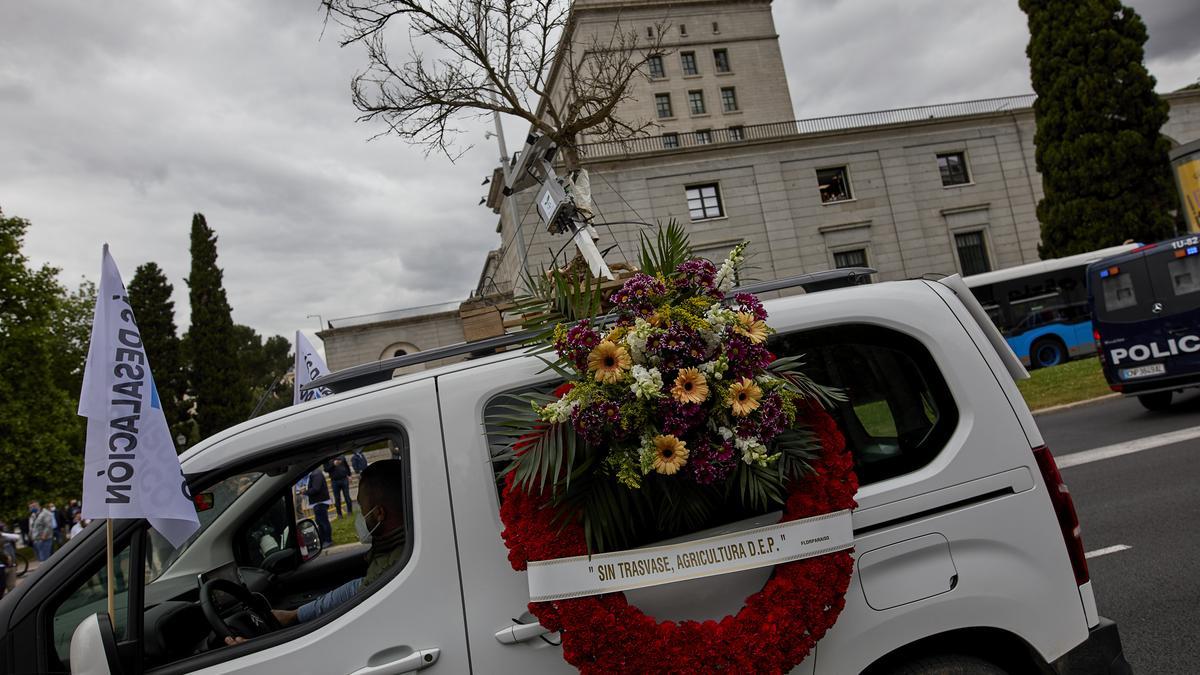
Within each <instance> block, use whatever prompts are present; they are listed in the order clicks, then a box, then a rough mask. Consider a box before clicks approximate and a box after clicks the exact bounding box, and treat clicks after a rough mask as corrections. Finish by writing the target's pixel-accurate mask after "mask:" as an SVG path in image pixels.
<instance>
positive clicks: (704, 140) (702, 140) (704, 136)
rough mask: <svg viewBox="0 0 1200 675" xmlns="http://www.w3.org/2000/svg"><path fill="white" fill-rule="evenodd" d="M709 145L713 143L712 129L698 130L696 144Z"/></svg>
mask: <svg viewBox="0 0 1200 675" xmlns="http://www.w3.org/2000/svg"><path fill="white" fill-rule="evenodd" d="M709 143H712V130H711V129H698V130H697V131H696V144H697V145H708V144H709Z"/></svg>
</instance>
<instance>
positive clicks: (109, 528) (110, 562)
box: [104, 518, 117, 626]
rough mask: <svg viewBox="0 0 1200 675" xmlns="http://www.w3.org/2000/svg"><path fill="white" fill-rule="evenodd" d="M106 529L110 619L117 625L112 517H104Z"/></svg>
mask: <svg viewBox="0 0 1200 675" xmlns="http://www.w3.org/2000/svg"><path fill="white" fill-rule="evenodd" d="M104 529H105V533H106V534H107V538H108V564H107V565H106V567H107V568H108V620H109V621H110V622H112V625H114V626H116V625H117V609H116V600H115V599H114V596H113V590H114V589H113V585H114V583H115V582H114V579H115V577H116V574H115V570H113V521H112V518H105V519H104Z"/></svg>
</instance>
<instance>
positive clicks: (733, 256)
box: [717, 242, 746, 291]
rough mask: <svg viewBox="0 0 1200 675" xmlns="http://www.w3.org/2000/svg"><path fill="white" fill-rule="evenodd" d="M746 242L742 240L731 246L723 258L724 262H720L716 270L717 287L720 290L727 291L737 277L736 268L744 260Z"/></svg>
mask: <svg viewBox="0 0 1200 675" xmlns="http://www.w3.org/2000/svg"><path fill="white" fill-rule="evenodd" d="M745 251H746V242H742V243H740V244H738V245H737V246H734V247H733V250H731V251H730V252H729V256H728V257H727V258H725V262H723V263H721V269H719V270H717V288H719V289H720V290H722V291H727V290H729V289H730V288H733V282H734V280H735V277H737V271H738V268H739V267H741V266H742V263H744V262H746V256H745V255H744V253H745Z"/></svg>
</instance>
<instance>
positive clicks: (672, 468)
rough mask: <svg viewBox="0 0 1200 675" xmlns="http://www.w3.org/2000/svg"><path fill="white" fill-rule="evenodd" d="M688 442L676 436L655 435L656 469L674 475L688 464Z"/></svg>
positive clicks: (667, 474) (664, 473)
mask: <svg viewBox="0 0 1200 675" xmlns="http://www.w3.org/2000/svg"><path fill="white" fill-rule="evenodd" d="M687 458H688V449H687V444H686V443H684V442H683V441H681V440H679V439H678V438H675V437H674V436H655V437H654V470H655V471H657V472H659V473H661V474H663V475H666V476H672V475H674V474H675V472H676V471H679V470H680V469H682V468H683V465H684V464H687Z"/></svg>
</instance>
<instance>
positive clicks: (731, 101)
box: [721, 87, 738, 112]
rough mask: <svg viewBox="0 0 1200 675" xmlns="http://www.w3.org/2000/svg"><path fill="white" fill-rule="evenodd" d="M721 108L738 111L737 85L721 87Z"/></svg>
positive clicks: (727, 110) (726, 110)
mask: <svg viewBox="0 0 1200 675" xmlns="http://www.w3.org/2000/svg"><path fill="white" fill-rule="evenodd" d="M721 108H722V109H724V110H725V112H736V111H737V109H738V104H737V90H736V88H735V87H721Z"/></svg>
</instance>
